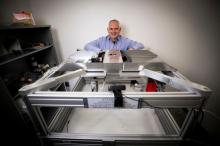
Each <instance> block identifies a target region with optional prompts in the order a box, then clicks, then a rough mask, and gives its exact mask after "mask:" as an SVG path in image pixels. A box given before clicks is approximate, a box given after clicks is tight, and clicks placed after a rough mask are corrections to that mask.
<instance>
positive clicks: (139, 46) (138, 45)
mask: <svg viewBox="0 0 220 146" xmlns="http://www.w3.org/2000/svg"><path fill="white" fill-rule="evenodd" d="M129 48H133V49H135V50H141V49H144V45H143V44H142V43H139V42H136V41H133V40H130V42H129V45H128V49H129Z"/></svg>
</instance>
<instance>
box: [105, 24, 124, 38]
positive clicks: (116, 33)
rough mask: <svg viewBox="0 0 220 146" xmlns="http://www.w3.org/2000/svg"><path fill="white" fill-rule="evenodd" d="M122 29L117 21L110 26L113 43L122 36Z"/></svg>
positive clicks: (109, 31) (109, 32) (109, 30)
mask: <svg viewBox="0 0 220 146" xmlns="http://www.w3.org/2000/svg"><path fill="white" fill-rule="evenodd" d="M120 32H121V28H120V26H119V24H118V23H117V22H116V21H112V22H111V23H110V24H109V26H108V34H109V36H110V38H111V40H112V41H115V40H116V39H117V37H118V36H119V35H120Z"/></svg>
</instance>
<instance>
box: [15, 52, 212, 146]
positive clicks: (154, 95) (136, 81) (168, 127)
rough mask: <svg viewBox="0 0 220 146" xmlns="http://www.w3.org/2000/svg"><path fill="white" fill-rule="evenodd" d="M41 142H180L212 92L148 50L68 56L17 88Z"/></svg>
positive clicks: (84, 53)
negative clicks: (29, 82)
mask: <svg viewBox="0 0 220 146" xmlns="http://www.w3.org/2000/svg"><path fill="white" fill-rule="evenodd" d="M19 93H20V95H22V97H23V98H22V101H23V106H22V107H23V109H24V111H25V112H26V113H27V114H28V115H29V117H30V119H31V120H32V123H33V125H34V127H35V129H36V132H37V133H38V134H39V137H40V139H41V140H42V142H43V143H44V144H45V145H146V144H149V145H160V144H161V145H169V146H170V145H179V144H180V143H181V142H182V141H183V140H184V138H185V137H186V136H187V133H189V131H190V130H191V129H192V128H193V124H194V123H195V121H196V120H198V118H199V117H200V115H201V111H202V109H203V107H204V106H205V104H206V102H207V100H208V98H209V97H210V94H211V90H210V89H209V88H208V87H206V86H204V85H201V84H198V83H195V82H192V81H190V80H189V79H187V78H186V77H185V76H183V75H182V74H181V73H180V72H179V71H178V70H177V69H175V68H173V67H171V66H169V65H168V64H166V63H165V62H163V61H162V60H161V59H160V58H159V57H158V56H157V55H156V54H154V53H152V52H150V51H149V50H134V51H117V50H111V51H106V52H98V53H95V52H86V51H78V52H75V53H74V54H72V55H70V57H69V58H68V59H66V60H65V61H64V62H62V63H61V64H60V65H58V66H56V67H53V68H51V69H49V70H48V71H47V72H46V73H45V74H44V75H43V76H42V77H41V78H40V79H38V80H37V81H36V82H34V83H32V84H29V85H26V86H24V87H22V88H21V89H20V90H19Z"/></svg>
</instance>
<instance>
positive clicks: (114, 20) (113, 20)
mask: <svg viewBox="0 0 220 146" xmlns="http://www.w3.org/2000/svg"><path fill="white" fill-rule="evenodd" d="M112 22H116V23H118V25H119V27H120V22H119V21H118V20H117V19H112V20H110V21H109V22H108V25H110V23H112Z"/></svg>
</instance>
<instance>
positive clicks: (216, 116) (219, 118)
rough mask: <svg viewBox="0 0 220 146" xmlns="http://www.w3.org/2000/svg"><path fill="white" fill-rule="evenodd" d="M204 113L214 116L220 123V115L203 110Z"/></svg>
mask: <svg viewBox="0 0 220 146" xmlns="http://www.w3.org/2000/svg"><path fill="white" fill-rule="evenodd" d="M203 111H204V112H207V113H209V114H210V115H212V116H213V117H214V118H215V119H217V120H218V121H220V117H219V116H218V115H216V114H215V113H213V112H212V111H209V110H206V109H203Z"/></svg>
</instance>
